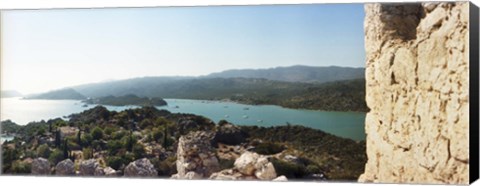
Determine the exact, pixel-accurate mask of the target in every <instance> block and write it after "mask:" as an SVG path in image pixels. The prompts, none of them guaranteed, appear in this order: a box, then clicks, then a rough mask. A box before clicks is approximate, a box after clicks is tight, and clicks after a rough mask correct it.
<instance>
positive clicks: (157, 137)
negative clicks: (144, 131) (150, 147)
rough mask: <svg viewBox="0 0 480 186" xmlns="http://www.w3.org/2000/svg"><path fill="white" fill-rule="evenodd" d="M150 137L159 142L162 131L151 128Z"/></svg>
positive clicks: (161, 137)
mask: <svg viewBox="0 0 480 186" xmlns="http://www.w3.org/2000/svg"><path fill="white" fill-rule="evenodd" d="M152 138H153V140H154V141H156V142H158V143H160V142H161V141H162V139H163V132H162V130H159V129H155V130H153V132H152Z"/></svg>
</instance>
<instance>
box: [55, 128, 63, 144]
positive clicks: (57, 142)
mask: <svg viewBox="0 0 480 186" xmlns="http://www.w3.org/2000/svg"><path fill="white" fill-rule="evenodd" d="M60 138H61V136H60V130H58V129H57V130H56V131H55V147H56V148H59V147H60V145H61V143H62V142H61V139H60Z"/></svg>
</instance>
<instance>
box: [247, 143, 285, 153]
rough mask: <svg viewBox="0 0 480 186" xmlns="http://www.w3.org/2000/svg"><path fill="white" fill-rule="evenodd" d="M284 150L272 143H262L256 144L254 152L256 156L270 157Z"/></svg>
mask: <svg viewBox="0 0 480 186" xmlns="http://www.w3.org/2000/svg"><path fill="white" fill-rule="evenodd" d="M284 149H285V147H284V146H283V145H280V144H277V143H272V142H263V143H260V144H258V145H257V146H256V147H255V149H254V151H255V152H256V153H258V154H263V155H271V154H277V153H279V152H282V151H283V150H284Z"/></svg>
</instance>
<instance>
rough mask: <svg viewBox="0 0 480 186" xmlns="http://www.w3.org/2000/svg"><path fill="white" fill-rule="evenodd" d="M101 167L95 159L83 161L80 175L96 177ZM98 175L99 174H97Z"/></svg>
mask: <svg viewBox="0 0 480 186" xmlns="http://www.w3.org/2000/svg"><path fill="white" fill-rule="evenodd" d="M99 167H100V164H98V162H97V160H95V159H89V160H85V161H82V162H81V163H80V168H79V169H80V175H82V176H94V175H95V172H96V170H97V169H98V168H99ZM97 175H98V172H97Z"/></svg>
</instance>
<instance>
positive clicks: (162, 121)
mask: <svg viewBox="0 0 480 186" xmlns="http://www.w3.org/2000/svg"><path fill="white" fill-rule="evenodd" d="M168 123H169V121H168V120H167V119H165V118H164V117H158V118H157V119H156V120H155V126H164V125H165V126H166V125H168Z"/></svg>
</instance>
